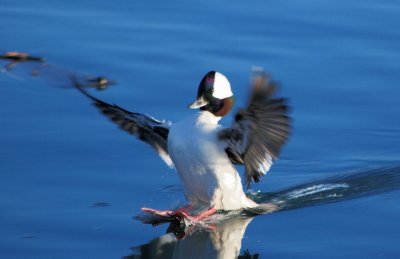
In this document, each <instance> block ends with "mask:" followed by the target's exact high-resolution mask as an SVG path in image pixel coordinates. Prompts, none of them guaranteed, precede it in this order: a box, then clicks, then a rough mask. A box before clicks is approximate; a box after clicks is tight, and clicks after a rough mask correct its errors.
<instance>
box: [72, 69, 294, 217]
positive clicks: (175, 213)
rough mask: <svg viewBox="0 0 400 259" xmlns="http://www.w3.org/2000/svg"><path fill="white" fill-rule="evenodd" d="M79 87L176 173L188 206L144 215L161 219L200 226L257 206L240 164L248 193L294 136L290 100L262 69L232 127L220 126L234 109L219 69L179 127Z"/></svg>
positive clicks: (204, 80)
mask: <svg viewBox="0 0 400 259" xmlns="http://www.w3.org/2000/svg"><path fill="white" fill-rule="evenodd" d="M75 86H77V88H78V90H80V91H81V92H82V93H83V94H84V95H86V96H87V97H89V98H90V99H91V100H92V102H93V104H94V105H95V106H96V107H97V108H98V109H99V110H100V111H101V112H102V113H103V114H104V115H105V116H107V117H108V118H109V119H111V120H112V121H113V122H114V123H116V124H118V125H119V126H120V128H121V129H123V130H124V131H126V132H128V133H130V134H132V135H134V136H135V137H137V138H138V139H139V140H141V141H144V142H146V143H148V144H149V145H150V146H151V147H152V148H153V149H154V150H155V151H156V152H157V153H158V154H159V156H160V157H161V158H162V159H163V160H164V161H165V163H166V164H167V165H168V166H169V167H171V168H175V169H176V171H177V173H178V175H179V178H180V180H181V182H182V186H183V190H184V194H185V197H186V199H187V201H188V205H187V206H184V207H182V208H179V209H175V210H156V209H152V208H147V207H144V208H142V209H141V210H142V211H143V212H144V213H150V214H152V215H155V216H159V217H168V218H176V217H182V218H185V219H189V220H192V221H199V220H202V219H204V218H206V217H208V216H210V215H213V214H215V213H217V212H220V211H232V210H239V209H249V208H255V207H257V206H259V204H257V203H256V202H254V201H253V200H251V199H250V198H249V197H248V196H247V195H246V192H245V189H244V186H243V184H242V179H241V177H240V174H239V172H238V170H237V165H242V166H244V176H245V181H244V183H245V185H246V186H247V187H248V186H249V184H250V183H251V182H258V181H259V180H260V178H261V177H262V176H263V175H265V174H266V173H267V172H268V171H269V169H270V167H271V165H272V163H273V161H274V160H276V159H278V156H279V154H280V151H281V148H282V146H283V145H284V144H285V143H286V142H287V140H288V137H289V134H290V129H291V118H290V117H289V107H288V105H287V99H286V98H282V97H276V93H277V90H278V84H277V83H276V82H275V81H274V80H272V78H271V77H270V76H269V75H268V74H267V73H266V72H264V71H263V70H258V71H254V72H253V77H252V83H251V90H250V97H249V100H248V104H247V106H246V107H245V108H240V109H238V110H237V111H236V113H235V115H234V117H233V118H234V119H233V123H232V125H231V126H230V127H224V126H223V125H221V124H220V120H221V119H222V118H223V117H225V116H226V115H227V114H228V113H229V112H230V111H231V110H232V108H233V106H234V95H233V92H232V87H231V84H230V82H229V80H228V79H227V77H226V76H225V75H223V74H222V73H220V72H217V71H214V70H212V71H209V72H208V73H206V74H205V75H204V76H203V78H202V79H201V81H200V84H199V86H198V90H197V96H196V98H195V100H194V101H193V102H191V103H190V104H189V105H188V108H190V109H194V110H197V111H196V112H194V113H193V114H192V115H191V116H189V117H187V118H185V119H183V120H181V121H178V122H176V123H172V122H171V121H168V120H158V119H155V118H153V117H151V116H149V115H146V114H143V113H137V112H131V111H128V110H126V109H124V108H122V107H119V106H117V105H115V104H109V103H107V102H104V101H102V100H100V99H98V98H96V97H94V96H92V95H90V94H89V93H88V92H87V91H86V90H85V89H84V88H83V87H81V86H80V85H79V84H75ZM198 208H202V209H201V210H200V211H199V210H198Z"/></svg>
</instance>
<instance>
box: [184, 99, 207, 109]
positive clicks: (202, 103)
mask: <svg viewBox="0 0 400 259" xmlns="http://www.w3.org/2000/svg"><path fill="white" fill-rule="evenodd" d="M207 104H208V101H207V100H205V99H204V98H203V97H202V96H200V97H198V98H197V99H196V100H195V101H194V102H192V103H191V104H189V105H188V107H189V108H190V109H198V108H201V107H203V106H206V105H207Z"/></svg>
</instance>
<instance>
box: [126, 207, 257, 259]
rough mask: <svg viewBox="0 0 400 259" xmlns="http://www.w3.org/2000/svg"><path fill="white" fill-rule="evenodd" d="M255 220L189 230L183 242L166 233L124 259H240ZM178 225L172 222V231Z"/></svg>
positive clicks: (236, 221) (229, 220)
mask: <svg viewBox="0 0 400 259" xmlns="http://www.w3.org/2000/svg"><path fill="white" fill-rule="evenodd" d="M252 220H253V218H252V217H240V216H239V215H237V217H234V218H232V217H230V218H229V219H225V220H222V221H220V222H219V223H218V224H215V225H212V224H210V225H208V228H206V227H205V226H193V228H189V229H187V230H186V231H187V232H190V234H187V235H186V237H185V238H184V239H182V240H178V239H177V238H176V237H175V235H174V234H172V233H170V234H166V235H163V236H160V237H158V238H156V239H153V240H152V241H150V242H149V243H147V244H145V245H142V246H140V247H137V248H134V251H135V250H136V251H135V254H134V255H130V256H126V257H124V258H132V259H133V258H135V259H136V258H236V257H238V255H239V252H240V248H241V244H242V239H243V235H244V232H245V230H246V228H247V225H248V224H249V223H250V222H251V221H252ZM174 224H179V223H177V222H173V223H171V225H170V227H169V229H174ZM171 226H172V227H171ZM211 226H213V227H211ZM175 227H176V226H175ZM207 229H208V230H207ZM245 253H246V252H245ZM243 256H247V257H241V258H257V255H254V256H251V255H250V254H249V253H248V252H247V254H243Z"/></svg>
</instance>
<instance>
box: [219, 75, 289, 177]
mask: <svg viewBox="0 0 400 259" xmlns="http://www.w3.org/2000/svg"><path fill="white" fill-rule="evenodd" d="M276 91H277V85H276V83H275V82H274V81H272V79H271V78H269V77H268V76H267V75H266V74H265V73H264V72H259V73H258V74H257V75H255V76H254V78H253V86H252V92H251V96H250V100H249V103H248V106H247V107H246V108H245V109H240V110H239V111H238V112H237V113H236V115H235V119H234V122H233V125H232V127H231V128H226V129H223V130H221V132H220V133H219V138H220V139H221V140H223V141H225V142H226V144H227V147H226V149H225V151H226V153H227V154H228V156H229V158H230V159H231V161H232V163H234V164H244V166H245V174H246V182H247V185H249V184H250V182H251V181H255V182H258V181H259V180H260V177H261V176H262V175H264V174H266V173H267V171H268V170H269V168H270V167H271V165H272V161H273V160H275V159H277V158H278V155H279V152H280V149H281V147H282V146H283V144H285V143H286V141H287V139H288V136H289V132H290V118H289V116H288V106H287V105H286V100H285V99H284V98H276V97H274V95H275V93H276Z"/></svg>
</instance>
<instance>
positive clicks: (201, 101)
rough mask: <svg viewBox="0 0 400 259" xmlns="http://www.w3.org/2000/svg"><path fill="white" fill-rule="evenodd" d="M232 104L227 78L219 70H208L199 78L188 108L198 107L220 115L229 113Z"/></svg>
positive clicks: (231, 94)
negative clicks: (193, 99) (197, 86)
mask: <svg viewBox="0 0 400 259" xmlns="http://www.w3.org/2000/svg"><path fill="white" fill-rule="evenodd" d="M232 106H233V93H232V89H231V84H230V83H229V81H228V79H227V78H226V77H225V76H224V75H223V74H221V73H219V72H216V71H210V72H208V73H207V74H206V75H205V76H204V77H203V79H202V80H201V82H200V85H199V89H198V91H197V98H196V100H195V101H194V102H193V103H191V104H190V105H189V108H190V109H198V108H200V110H202V111H209V112H211V113H213V114H214V115H215V116H218V117H222V116H225V115H226V114H228V113H229V111H230V110H231V109H232Z"/></svg>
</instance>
